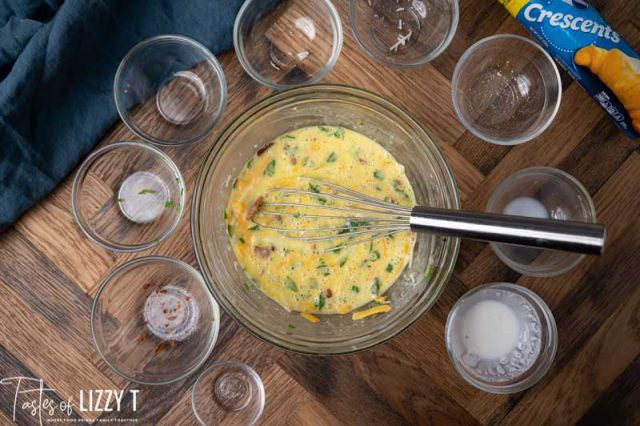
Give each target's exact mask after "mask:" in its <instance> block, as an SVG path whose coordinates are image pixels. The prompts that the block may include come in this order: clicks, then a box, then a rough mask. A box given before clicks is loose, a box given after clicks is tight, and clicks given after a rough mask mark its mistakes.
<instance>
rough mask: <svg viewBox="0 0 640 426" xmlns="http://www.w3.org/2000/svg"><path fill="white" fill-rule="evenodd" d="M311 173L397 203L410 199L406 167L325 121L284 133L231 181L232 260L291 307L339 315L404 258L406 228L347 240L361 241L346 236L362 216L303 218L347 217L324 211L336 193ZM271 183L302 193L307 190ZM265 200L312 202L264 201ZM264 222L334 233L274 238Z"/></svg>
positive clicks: (409, 248) (378, 289)
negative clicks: (322, 237)
mask: <svg viewBox="0 0 640 426" xmlns="http://www.w3.org/2000/svg"><path fill="white" fill-rule="evenodd" d="M309 178H312V179H318V180H320V181H324V182H328V183H332V184H335V185H340V186H343V187H346V188H349V189H352V190H354V191H358V192H361V193H363V194H367V195H369V196H372V197H375V198H378V199H380V200H385V201H387V202H391V203H394V204H398V205H402V206H407V207H411V206H413V205H414V204H415V196H414V193H413V189H412V188H411V185H410V183H409V180H408V179H407V176H406V174H405V171H404V167H403V166H402V165H401V164H399V163H398V162H397V161H396V160H395V158H393V157H392V156H391V154H390V153H389V152H388V151H386V150H385V149H384V148H383V147H382V146H380V145H378V144H377V143H376V142H374V141H373V140H371V139H370V138H368V137H366V136H364V135H362V134H360V133H358V132H355V131H353V130H349V129H345V128H341V127H331V126H318V127H306V128H301V129H298V130H295V131H292V132H289V133H286V134H284V135H282V136H280V137H278V138H277V139H275V140H274V141H273V142H272V143H270V144H268V145H266V146H264V147H262V148H260V149H259V150H258V151H257V152H256V154H255V155H254V156H253V157H252V158H251V159H250V160H249V161H248V162H247V163H246V165H245V167H244V169H243V170H242V171H241V172H240V174H239V176H238V177H237V178H236V179H235V180H234V181H233V183H232V192H231V196H230V199H229V203H228V205H227V208H226V210H225V221H226V224H227V232H228V234H229V238H230V241H231V245H232V247H233V251H234V252H235V255H236V257H237V259H238V261H239V263H240V265H241V266H242V268H243V269H244V271H245V272H246V274H247V276H248V277H249V279H250V280H251V281H252V282H253V283H254V284H255V285H256V286H257V287H258V288H259V289H260V290H261V291H262V292H264V293H265V294H266V295H267V296H269V297H270V298H272V299H273V300H275V301H276V302H277V303H279V304H280V305H282V307H284V308H285V309H287V310H289V311H299V312H302V313H312V314H337V313H339V314H345V313H348V312H350V311H352V310H354V309H357V308H359V307H361V306H363V305H365V304H367V303H369V302H371V301H373V300H375V299H377V300H381V299H380V296H382V295H383V294H384V293H385V292H386V291H387V290H388V289H389V287H391V286H392V285H393V283H394V282H395V281H396V280H397V279H398V277H399V276H400V275H401V273H402V271H403V270H404V268H405V266H406V265H407V263H408V262H409V261H410V258H411V253H412V252H413V245H414V242H415V238H414V236H413V234H412V233H411V232H410V231H402V232H398V233H392V234H386V235H384V236H382V237H381V238H378V239H375V240H372V241H369V242H363V243H359V244H353V245H348V244H349V243H353V242H357V241H359V240H361V239H363V237H362V236H350V235H349V234H355V233H356V232H358V231H361V230H363V229H364V227H365V226H367V225H368V224H367V223H365V219H364V218H363V219H362V220H359V219H353V218H347V217H340V218H339V219H327V218H309V217H308V215H325V216H326V215H341V216H344V215H345V214H346V213H344V212H342V213H341V212H335V211H331V210H328V209H327V207H346V206H345V205H344V202H342V201H341V200H337V199H333V198H331V197H328V196H327V194H332V193H334V192H335V191H333V190H332V189H331V188H330V187H328V186H327V185H323V184H322V182H317V181H315V180H310V179H309ZM273 188H295V189H302V190H304V191H306V192H307V194H296V195H291V194H286V193H283V192H279V191H273V190H272V189H273ZM270 190H271V191H270ZM270 203H304V204H307V205H309V206H311V207H309V208H303V209H301V208H292V207H286V206H285V207H269V204H270ZM267 207H268V208H267ZM267 210H269V211H272V212H282V213H283V215H270V214H267V213H265V212H266V211H267ZM268 227H278V228H285V229H291V230H300V229H305V230H312V229H317V228H333V229H336V231H335V235H336V237H337V238H335V239H333V238H331V239H330V240H329V241H303V240H299V239H294V238H290V237H291V236H295V232H293V233H289V234H282V233H279V232H277V231H274V230H271V229H267V228H268ZM305 236H313V234H312V233H311V234H309V233H308V232H307V234H305ZM338 237H339V238H338ZM381 311H383V310H381Z"/></svg>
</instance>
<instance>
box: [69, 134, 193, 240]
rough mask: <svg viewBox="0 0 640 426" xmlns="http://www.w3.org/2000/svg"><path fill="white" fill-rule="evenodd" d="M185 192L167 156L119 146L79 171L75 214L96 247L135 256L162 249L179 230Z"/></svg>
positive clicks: (114, 145) (135, 144) (97, 154)
mask: <svg viewBox="0 0 640 426" xmlns="http://www.w3.org/2000/svg"><path fill="white" fill-rule="evenodd" d="M127 188H128V189H127ZM184 188H185V184H184V179H183V178H182V174H181V173H180V171H179V170H178V167H177V166H176V165H175V163H174V162H173V161H172V160H171V158H169V156H168V155H167V154H165V153H164V152H162V151H160V150H159V149H158V148H156V147H154V146H151V145H149V144H145V143H141V142H116V143H112V144H109V145H106V146H104V147H102V148H100V149H98V150H96V151H94V152H93V153H92V154H91V155H89V156H88V157H87V158H86V159H85V160H84V162H83V163H82V164H81V165H80V167H79V168H78V171H77V172H76V176H75V178H74V179H73V185H72V187H71V210H72V211H73V216H74V218H75V220H76V222H77V223H78V226H79V227H80V229H81V230H82V232H83V233H84V234H85V235H86V236H87V238H89V239H90V240H91V241H93V242H94V243H96V244H98V245H100V246H102V247H104V248H106V249H109V250H113V251H115V252H136V251H141V250H146V249H148V248H151V247H154V246H157V245H159V244H160V243H161V242H162V241H164V240H165V239H167V238H168V237H169V236H170V235H171V233H172V232H173V231H174V230H175V229H176V227H177V226H178V223H179V222H180V218H181V217H182V212H183V211H184V206H185V202H186V195H185V191H184ZM125 193H126V194H127V195H125Z"/></svg>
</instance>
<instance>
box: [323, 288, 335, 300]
mask: <svg viewBox="0 0 640 426" xmlns="http://www.w3.org/2000/svg"><path fill="white" fill-rule="evenodd" d="M324 294H325V296H327V298H330V297H331V296H333V291H331V289H330V288H328V289H326V290H325V291H324Z"/></svg>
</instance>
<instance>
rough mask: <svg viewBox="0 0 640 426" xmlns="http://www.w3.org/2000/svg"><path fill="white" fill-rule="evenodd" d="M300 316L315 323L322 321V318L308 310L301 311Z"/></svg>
mask: <svg viewBox="0 0 640 426" xmlns="http://www.w3.org/2000/svg"><path fill="white" fill-rule="evenodd" d="M300 316H301V317H302V318H304V319H306V320H307V321H309V322H312V323H314V324H315V323H318V322H320V318H318V317H317V316H315V315H313V314H310V313H308V312H300Z"/></svg>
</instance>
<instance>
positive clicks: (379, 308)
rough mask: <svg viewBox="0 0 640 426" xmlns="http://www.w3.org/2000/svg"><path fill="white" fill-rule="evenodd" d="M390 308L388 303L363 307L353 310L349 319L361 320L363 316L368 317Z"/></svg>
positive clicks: (387, 310)
mask: <svg viewBox="0 0 640 426" xmlns="http://www.w3.org/2000/svg"><path fill="white" fill-rule="evenodd" d="M390 310H391V306H389V305H378V306H374V307H373V308H369V309H365V310H364V311H360V312H354V313H353V315H351V319H352V320H354V321H357V320H361V319H363V318H366V317H369V316H371V315H375V314H381V313H383V312H389V311H390Z"/></svg>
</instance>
